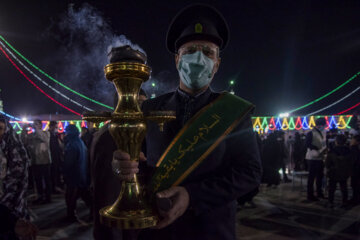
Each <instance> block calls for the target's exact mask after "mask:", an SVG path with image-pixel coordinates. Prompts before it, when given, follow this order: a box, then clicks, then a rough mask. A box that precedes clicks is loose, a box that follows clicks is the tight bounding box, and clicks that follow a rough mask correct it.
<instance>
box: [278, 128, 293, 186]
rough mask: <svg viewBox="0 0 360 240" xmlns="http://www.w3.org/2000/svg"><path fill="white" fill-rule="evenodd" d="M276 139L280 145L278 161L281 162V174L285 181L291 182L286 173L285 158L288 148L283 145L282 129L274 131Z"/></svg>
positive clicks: (283, 134)
mask: <svg viewBox="0 0 360 240" xmlns="http://www.w3.org/2000/svg"><path fill="white" fill-rule="evenodd" d="M275 133H276V136H277V141H278V142H279V145H280V153H281V154H280V162H281V169H282V175H283V181H284V182H285V183H288V182H291V180H290V179H289V178H288V176H287V174H286V162H285V161H286V160H285V159H286V158H287V156H289V151H288V148H287V147H286V145H285V133H284V132H283V131H276V132H275Z"/></svg>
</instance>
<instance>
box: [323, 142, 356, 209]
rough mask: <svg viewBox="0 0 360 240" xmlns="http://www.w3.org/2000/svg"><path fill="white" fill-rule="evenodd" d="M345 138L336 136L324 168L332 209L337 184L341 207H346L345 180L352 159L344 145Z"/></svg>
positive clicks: (349, 170) (348, 173) (349, 171)
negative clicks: (339, 191) (338, 185)
mask: <svg viewBox="0 0 360 240" xmlns="http://www.w3.org/2000/svg"><path fill="white" fill-rule="evenodd" d="M345 144H346V137H345V136H344V135H338V136H337V137H336V141H335V147H334V148H333V150H332V151H331V152H329V154H328V155H327V158H326V161H325V166H326V170H327V176H328V178H329V204H330V207H331V208H332V207H334V193H335V190H336V185H337V183H339V184H340V189H341V193H342V207H345V206H346V205H347V200H348V191H347V179H348V178H349V177H350V175H351V168H352V158H351V152H350V149H349V148H348V147H347V146H346V145H345Z"/></svg>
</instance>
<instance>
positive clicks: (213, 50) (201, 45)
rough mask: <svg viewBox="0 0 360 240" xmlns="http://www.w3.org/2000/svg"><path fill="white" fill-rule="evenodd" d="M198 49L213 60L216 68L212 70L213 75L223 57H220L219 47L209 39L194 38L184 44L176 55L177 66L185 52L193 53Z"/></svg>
mask: <svg viewBox="0 0 360 240" xmlns="http://www.w3.org/2000/svg"><path fill="white" fill-rule="evenodd" d="M196 51H202V52H203V54H204V55H205V56H207V57H208V58H210V59H211V60H213V62H214V68H213V71H212V77H214V75H215V73H216V72H217V70H218V69H219V65H220V61H221V58H220V57H219V47H218V46H217V45H216V44H214V43H212V42H209V41H204V40H194V41H190V42H187V43H185V44H183V45H182V46H181V47H180V48H179V50H178V53H177V54H176V55H175V62H176V68H178V66H179V62H180V59H181V57H182V56H183V55H185V54H192V53H195V52H196Z"/></svg>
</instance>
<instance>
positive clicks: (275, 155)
mask: <svg viewBox="0 0 360 240" xmlns="http://www.w3.org/2000/svg"><path fill="white" fill-rule="evenodd" d="M281 156H282V152H281V146H280V142H279V141H277V134H276V133H275V132H274V133H270V135H269V136H268V138H267V139H266V140H265V142H264V147H263V154H262V166H263V175H262V182H263V183H266V184H267V187H271V186H274V187H276V186H278V185H279V184H280V174H279V169H280V168H281V167H282V161H281Z"/></svg>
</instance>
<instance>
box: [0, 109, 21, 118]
mask: <svg viewBox="0 0 360 240" xmlns="http://www.w3.org/2000/svg"><path fill="white" fill-rule="evenodd" d="M0 114H2V115H4V116H6V117H8V118H11V119H15V120H21V119H20V118H17V117H14V116H12V115H10V114H8V113H6V112H3V111H0Z"/></svg>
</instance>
